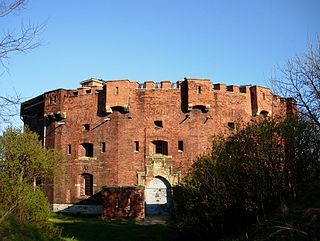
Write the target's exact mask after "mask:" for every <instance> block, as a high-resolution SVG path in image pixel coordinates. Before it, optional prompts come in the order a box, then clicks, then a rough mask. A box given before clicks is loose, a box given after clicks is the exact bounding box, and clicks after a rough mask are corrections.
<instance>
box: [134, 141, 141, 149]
mask: <svg viewBox="0 0 320 241" xmlns="http://www.w3.org/2000/svg"><path fill="white" fill-rule="evenodd" d="M134 148H135V149H134V150H135V151H139V149H140V147H139V141H135V142H134Z"/></svg>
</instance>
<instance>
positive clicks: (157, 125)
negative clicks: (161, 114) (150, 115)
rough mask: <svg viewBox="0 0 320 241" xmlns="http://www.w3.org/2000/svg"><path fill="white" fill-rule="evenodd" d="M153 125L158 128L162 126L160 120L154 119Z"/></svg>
mask: <svg viewBox="0 0 320 241" xmlns="http://www.w3.org/2000/svg"><path fill="white" fill-rule="evenodd" d="M154 125H155V126H156V127H158V128H162V127H163V123H162V121H161V120H156V121H154Z"/></svg>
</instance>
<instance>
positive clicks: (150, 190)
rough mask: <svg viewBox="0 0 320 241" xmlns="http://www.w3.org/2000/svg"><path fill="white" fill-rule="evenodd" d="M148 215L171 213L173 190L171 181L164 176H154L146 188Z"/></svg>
mask: <svg viewBox="0 0 320 241" xmlns="http://www.w3.org/2000/svg"><path fill="white" fill-rule="evenodd" d="M145 205H146V207H145V208H146V209H145V212H146V216H150V215H166V214H169V212H170V209H171V206H172V191H171V185H170V183H169V181H168V180H167V179H166V178H164V177H163V176H156V177H154V178H153V179H152V180H151V181H150V182H149V184H148V185H147V186H146V188H145Z"/></svg>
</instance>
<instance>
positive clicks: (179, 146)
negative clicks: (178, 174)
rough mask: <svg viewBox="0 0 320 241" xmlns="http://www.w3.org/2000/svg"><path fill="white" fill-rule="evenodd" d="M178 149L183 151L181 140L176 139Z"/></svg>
mask: <svg viewBox="0 0 320 241" xmlns="http://www.w3.org/2000/svg"><path fill="white" fill-rule="evenodd" d="M178 151H183V141H178Z"/></svg>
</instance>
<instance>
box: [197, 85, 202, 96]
mask: <svg viewBox="0 0 320 241" xmlns="http://www.w3.org/2000/svg"><path fill="white" fill-rule="evenodd" d="M196 91H197V94H201V86H200V85H197V87H196Z"/></svg>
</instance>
